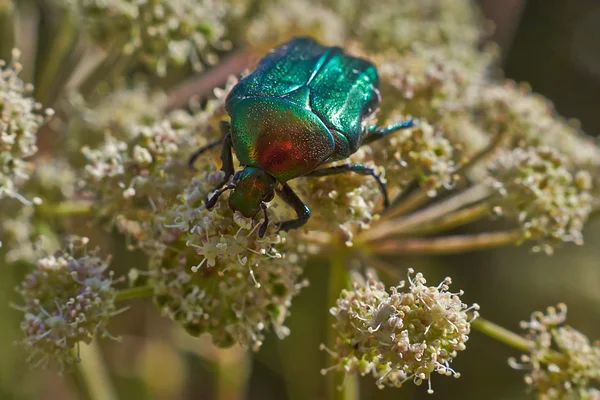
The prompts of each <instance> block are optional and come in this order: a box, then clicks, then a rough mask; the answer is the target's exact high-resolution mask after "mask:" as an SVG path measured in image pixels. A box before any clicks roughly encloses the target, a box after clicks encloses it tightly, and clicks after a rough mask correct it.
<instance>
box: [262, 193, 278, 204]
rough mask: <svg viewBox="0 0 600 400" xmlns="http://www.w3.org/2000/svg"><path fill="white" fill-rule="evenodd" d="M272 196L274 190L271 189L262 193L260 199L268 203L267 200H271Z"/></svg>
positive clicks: (273, 195)
mask: <svg viewBox="0 0 600 400" xmlns="http://www.w3.org/2000/svg"><path fill="white" fill-rule="evenodd" d="M273 197H275V192H274V191H272V190H271V191H269V192H267V193H265V194H264V196H263V197H262V201H264V202H266V203H268V202H269V201H271V200H273Z"/></svg>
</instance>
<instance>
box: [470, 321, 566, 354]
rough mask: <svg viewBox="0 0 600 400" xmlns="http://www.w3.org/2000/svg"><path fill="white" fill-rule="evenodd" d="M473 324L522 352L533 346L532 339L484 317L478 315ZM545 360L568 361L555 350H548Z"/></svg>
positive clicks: (476, 328) (493, 337) (474, 326)
mask: <svg viewBox="0 0 600 400" xmlns="http://www.w3.org/2000/svg"><path fill="white" fill-rule="evenodd" d="M471 326H472V327H473V329H475V330H477V331H479V332H481V333H483V334H484V335H487V336H489V337H490V338H492V339H495V340H497V341H499V342H502V343H504V344H506V345H507V346H510V347H513V348H515V349H517V350H521V351H522V352H525V353H528V352H529V351H530V350H531V348H532V347H533V343H532V342H531V341H529V340H527V339H525V338H524V337H522V336H520V335H518V334H516V333H514V332H512V331H509V330H508V329H506V328H503V327H501V326H500V325H497V324H495V323H493V322H491V321H488V320H486V319H484V318H481V317H477V318H476V319H475V320H474V321H473V322H471ZM543 361H544V362H546V363H548V364H558V365H561V364H564V363H565V362H566V360H565V357H564V356H563V355H562V354H561V353H559V352H557V351H554V350H548V351H546V354H545V355H544V357H543Z"/></svg>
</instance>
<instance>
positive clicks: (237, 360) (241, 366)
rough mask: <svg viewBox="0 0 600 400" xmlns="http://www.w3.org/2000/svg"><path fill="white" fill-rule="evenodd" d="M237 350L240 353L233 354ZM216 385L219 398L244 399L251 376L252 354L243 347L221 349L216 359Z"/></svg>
mask: <svg viewBox="0 0 600 400" xmlns="http://www.w3.org/2000/svg"><path fill="white" fill-rule="evenodd" d="M234 351H236V352H237V353H239V354H235V355H234V354H233V352H234ZM215 364H216V365H215V374H216V376H215V385H216V388H217V390H216V396H215V398H216V399H217V400H243V399H244V398H246V394H247V389H248V381H249V378H250V356H249V354H248V351H246V350H244V349H242V348H235V350H233V349H227V350H219V351H217V354H216V360H215Z"/></svg>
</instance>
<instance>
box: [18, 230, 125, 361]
mask: <svg viewBox="0 0 600 400" xmlns="http://www.w3.org/2000/svg"><path fill="white" fill-rule="evenodd" d="M87 241H88V240H87V238H82V239H73V240H72V241H71V242H70V244H69V246H68V247H67V248H66V249H65V250H64V251H59V252H57V253H55V254H54V255H49V256H45V257H42V258H40V259H39V260H38V261H37V263H36V265H35V268H34V269H33V271H31V272H30V273H29V274H28V275H27V276H26V277H25V279H24V280H23V283H22V284H21V286H20V287H19V288H18V291H19V293H20V295H21V296H22V301H23V304H22V305H21V306H19V307H18V308H19V309H20V310H22V311H23V312H24V314H25V315H24V319H23V322H22V323H21V330H22V331H23V333H24V335H25V338H24V339H23V340H22V342H21V344H22V345H23V346H24V347H25V349H26V350H27V351H28V352H29V353H30V358H29V360H30V362H31V363H32V364H34V365H45V364H47V363H48V362H49V361H51V360H52V359H56V360H57V361H58V362H60V364H61V365H63V364H68V363H72V362H75V361H77V359H78V354H77V352H76V351H75V350H76V349H75V348H76V346H77V343H78V342H84V343H89V342H91V340H92V338H93V337H94V336H96V335H108V332H107V330H106V327H107V324H108V321H109V319H110V318H111V317H112V316H113V315H114V314H115V313H116V307H115V304H114V300H115V289H114V287H113V279H112V273H107V271H106V270H107V268H108V262H107V261H106V260H104V259H101V258H99V257H98V256H96V255H94V254H88V253H87V251H86V244H87Z"/></svg>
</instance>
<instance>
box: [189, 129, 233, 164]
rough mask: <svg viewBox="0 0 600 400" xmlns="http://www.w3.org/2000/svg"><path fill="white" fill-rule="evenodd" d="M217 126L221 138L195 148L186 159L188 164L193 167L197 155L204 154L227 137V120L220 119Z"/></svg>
mask: <svg viewBox="0 0 600 400" xmlns="http://www.w3.org/2000/svg"><path fill="white" fill-rule="evenodd" d="M219 128H220V130H221V134H222V136H221V138H220V139H218V140H215V141H214V142H211V143H209V144H207V145H206V146H204V147H201V148H199V149H198V150H196V151H195V152H194V154H192V155H191V156H190V159H189V160H188V165H189V166H190V167H191V168H193V167H194V163H195V162H196V160H197V159H198V157H200V156H201V155H202V154H204V153H205V152H207V151H208V150H210V149H214V148H215V147H217V146H218V145H220V144H221V143H223V141H224V140H225V138H226V137H227V135H229V122H227V121H221V122H220V124H219Z"/></svg>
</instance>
